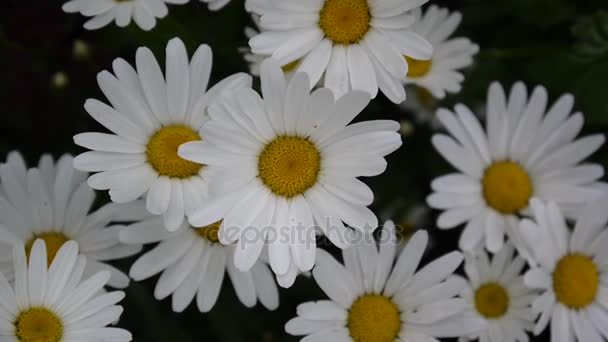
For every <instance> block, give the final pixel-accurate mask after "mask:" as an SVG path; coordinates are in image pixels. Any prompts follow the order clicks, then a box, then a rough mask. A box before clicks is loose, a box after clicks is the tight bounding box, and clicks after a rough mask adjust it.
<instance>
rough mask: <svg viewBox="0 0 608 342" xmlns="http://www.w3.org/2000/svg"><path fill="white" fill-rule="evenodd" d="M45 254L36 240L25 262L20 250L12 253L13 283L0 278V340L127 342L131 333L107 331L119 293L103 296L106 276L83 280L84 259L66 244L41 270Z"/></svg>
mask: <svg viewBox="0 0 608 342" xmlns="http://www.w3.org/2000/svg"><path fill="white" fill-rule="evenodd" d="M47 258H48V257H47V250H46V247H45V244H44V242H43V241H42V240H36V241H35V242H34V243H33V245H32V248H31V251H30V253H29V257H26V252H25V250H24V248H23V247H22V246H15V247H14V249H13V258H12V259H13V264H14V273H15V282H14V284H13V285H11V283H9V282H8V279H6V278H5V277H4V275H3V274H2V273H0V324H1V326H2V329H0V340H2V341H7V342H8V341H14V342H34V341H35V342H41V341H53V342H68V341H74V342H85V341H115V342H127V341H131V339H132V337H131V333H129V332H128V331H127V330H124V329H121V328H113V327H107V325H108V324H111V323H112V322H115V321H117V320H118V319H119V318H120V315H121V314H122V311H123V309H122V307H121V306H120V305H117V303H118V302H120V301H121V300H122V299H123V298H124V297H125V294H124V292H122V291H114V292H109V293H107V292H104V291H103V287H104V285H106V283H107V282H108V280H109V279H110V272H107V271H101V272H96V273H94V274H93V275H91V276H90V277H88V278H87V279H86V280H83V274H84V273H86V272H85V265H86V258H85V257H84V256H82V255H81V256H78V244H76V242H74V241H69V242H66V243H65V244H63V246H62V247H61V248H60V249H59V250H58V251H57V255H56V257H55V259H54V260H53V262H52V263H51V264H50V265H49V266H48V267H47Z"/></svg>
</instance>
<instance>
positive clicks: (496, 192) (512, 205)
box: [482, 161, 532, 214]
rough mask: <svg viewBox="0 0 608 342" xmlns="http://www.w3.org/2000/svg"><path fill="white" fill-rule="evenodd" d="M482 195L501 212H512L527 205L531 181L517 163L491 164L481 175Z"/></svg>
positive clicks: (530, 191)
mask: <svg viewBox="0 0 608 342" xmlns="http://www.w3.org/2000/svg"><path fill="white" fill-rule="evenodd" d="M482 184H483V197H484V198H485V200H486V203H487V204H488V205H489V206H490V207H492V208H494V209H495V210H496V211H498V212H500V213H502V214H513V213H515V212H517V211H519V210H522V209H524V208H525V207H526V206H528V200H529V199H530V197H531V196H532V181H531V180H530V177H529V176H528V174H527V173H526V171H525V170H524V169H523V168H522V167H521V166H519V164H517V163H514V162H510V161H503V162H497V163H494V164H492V165H491V166H490V167H488V168H487V169H486V171H485V173H484V175H483V180H482Z"/></svg>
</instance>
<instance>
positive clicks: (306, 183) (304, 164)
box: [258, 136, 321, 198]
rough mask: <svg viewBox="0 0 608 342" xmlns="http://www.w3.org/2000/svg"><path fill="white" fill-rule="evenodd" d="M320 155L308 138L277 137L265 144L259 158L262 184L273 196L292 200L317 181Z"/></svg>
mask: <svg viewBox="0 0 608 342" xmlns="http://www.w3.org/2000/svg"><path fill="white" fill-rule="evenodd" d="M320 169H321V154H320V153H319V150H318V149H317V147H316V146H315V144H313V143H312V142H311V141H310V140H308V139H307V138H300V137H293V136H280V137H277V138H275V139H274V140H273V141H271V142H270V143H268V145H266V147H264V150H263V151H262V153H261V154H260V157H259V159H258V172H259V174H260V178H261V180H262V182H263V183H264V184H265V185H266V186H267V187H268V188H269V189H270V190H271V191H272V192H273V193H275V194H276V195H279V196H283V197H287V198H291V197H294V196H296V195H299V194H301V193H303V192H304V191H306V190H308V188H310V187H311V186H313V185H314V184H315V183H316V182H317V176H318V175H319V170H320Z"/></svg>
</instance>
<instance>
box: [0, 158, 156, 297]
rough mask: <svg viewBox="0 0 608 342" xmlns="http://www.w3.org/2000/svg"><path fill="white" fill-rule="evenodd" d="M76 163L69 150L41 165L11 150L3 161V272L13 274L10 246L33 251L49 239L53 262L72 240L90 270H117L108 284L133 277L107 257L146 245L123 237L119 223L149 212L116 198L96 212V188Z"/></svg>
mask: <svg viewBox="0 0 608 342" xmlns="http://www.w3.org/2000/svg"><path fill="white" fill-rule="evenodd" d="M72 164H73V158H72V156H70V155H64V156H62V157H61V158H59V160H58V161H57V163H55V162H54V161H53V159H52V158H51V157H50V156H48V155H45V156H43V157H42V158H41V159H40V162H39V163H38V167H37V168H31V169H27V167H26V165H25V162H24V160H23V157H22V156H21V155H20V154H19V153H18V152H12V153H10V154H9V155H8V158H7V161H6V163H5V164H3V165H1V166H0V181H1V182H0V250H2V249H4V250H5V251H6V252H4V253H3V252H0V271H2V273H4V275H5V276H7V277H8V278H9V279H12V278H13V273H12V271H11V269H12V268H11V267H10V265H11V264H12V260H11V258H12V254H11V253H10V248H9V247H10V246H11V245H14V244H18V245H19V246H21V247H25V250H26V253H27V254H28V255H29V254H30V251H31V249H32V245H33V244H34V241H36V240H38V239H40V240H42V241H44V242H45V243H46V249H47V251H48V253H47V256H48V263H49V264H50V263H51V262H52V261H53V259H54V258H55V255H56V254H57V253H58V251H59V249H60V248H61V246H63V245H64V244H65V243H66V242H67V241H69V240H73V241H75V242H77V243H78V248H79V250H80V253H81V254H82V255H83V256H85V257H86V259H87V269H86V270H85V271H86V273H87V274H93V273H96V272H98V271H101V270H106V271H109V272H110V274H111V275H112V277H111V278H110V280H109V281H108V285H110V286H113V287H118V288H124V287H127V286H128V285H129V278H128V277H127V276H126V275H125V274H123V273H122V272H121V271H119V270H118V269H116V268H114V267H112V266H111V265H109V264H107V263H106V262H108V261H110V260H116V259H121V258H125V257H128V256H131V255H133V254H136V253H138V252H139V251H140V250H141V245H131V246H129V245H124V244H121V243H120V242H119V241H118V232H119V231H120V229H122V227H123V226H121V225H117V224H116V222H120V221H128V220H137V219H140V218H142V217H144V216H145V215H146V213H145V210H143V205H141V203H133V204H130V205H126V206H119V205H116V204H114V203H111V204H107V205H105V206H103V207H101V208H99V209H98V210H95V211H91V208H92V207H93V204H94V201H95V191H93V189H91V188H90V187H89V186H88V185H87V183H86V181H85V179H86V177H87V174H86V173H84V172H79V171H76V170H74V167H73V166H72Z"/></svg>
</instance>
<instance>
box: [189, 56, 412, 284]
mask: <svg viewBox="0 0 608 342" xmlns="http://www.w3.org/2000/svg"><path fill="white" fill-rule="evenodd" d="M261 71H262V75H261V84H262V92H263V94H264V99H262V98H261V97H260V96H259V95H258V94H257V93H256V92H255V91H254V90H253V89H242V90H240V91H238V92H237V93H236V94H235V96H233V97H231V98H227V99H226V100H225V101H222V102H217V103H216V104H214V105H213V106H211V107H210V108H209V114H210V116H211V120H210V121H209V122H208V123H207V124H205V125H203V127H202V128H201V130H200V134H201V136H207V137H208V138H207V139H203V140H202V141H193V142H189V143H186V144H184V145H182V146H180V148H179V155H180V156H181V157H182V158H185V159H187V160H191V161H192V162H195V163H204V164H207V165H210V167H214V168H216V170H217V172H216V173H215V174H214V175H216V176H215V177H214V180H213V186H214V190H213V194H214V195H213V197H211V198H209V199H208V200H206V201H205V202H204V203H202V204H201V205H200V207H199V208H198V210H196V211H195V212H193V213H192V215H190V216H189V221H190V223H191V225H193V226H195V227H201V226H207V225H209V224H212V223H214V222H216V221H219V220H221V219H223V225H222V227H221V228H220V241H221V242H222V243H224V244H231V243H233V242H236V241H239V243H238V245H239V248H236V254H235V258H234V260H235V263H236V267H237V268H238V269H240V270H242V271H246V270H248V269H250V268H251V267H252V266H253V265H254V263H255V261H256V260H257V259H258V257H259V255H260V253H261V251H262V248H263V246H264V244H265V242H267V243H268V244H269V246H268V251H269V258H270V265H271V266H272V269H273V271H274V272H275V273H276V274H278V275H282V274H285V273H286V272H288V271H289V267H290V265H292V264H295V265H296V266H297V267H298V269H299V271H308V270H310V269H312V267H313V265H314V261H315V254H316V253H315V249H316V242H315V234H316V233H315V232H316V228H317V227H319V228H320V229H321V231H323V232H324V233H325V234H326V235H327V236H328V238H329V239H330V241H332V242H333V243H334V244H336V245H337V246H338V247H341V248H343V247H345V246H346V245H347V241H346V238H347V235H348V232H349V231H350V229H347V228H346V227H345V225H344V223H346V224H348V225H350V226H352V227H353V228H355V229H359V230H363V231H372V230H374V229H375V228H376V227H377V226H378V219H377V217H376V215H375V214H374V213H373V212H372V211H371V210H370V209H369V208H368V207H367V206H368V205H369V204H371V203H372V201H373V197H374V196H373V193H372V191H371V189H370V188H369V187H368V186H367V185H366V184H364V183H363V182H361V181H359V180H358V179H357V177H360V176H375V175H378V174H380V173H382V172H383V171H384V170H385V169H386V166H387V164H386V161H385V159H384V156H386V155H387V154H389V153H391V152H393V151H395V150H396V149H397V148H398V147H399V146H400V145H401V137H400V135H399V134H398V133H397V132H396V131H397V130H398V129H399V124H398V123H397V122H394V121H390V120H378V121H365V122H358V123H355V124H352V125H348V124H349V123H350V122H351V121H352V120H353V119H354V118H355V117H356V116H357V115H358V114H359V113H360V112H361V111H362V110H363V109H364V108H365V106H367V104H368V103H369V101H370V98H369V95H367V94H366V93H364V92H361V91H352V92H349V93H347V94H346V95H344V96H343V97H342V98H340V99H339V100H337V101H335V100H334V97H333V94H332V92H331V90H329V89H327V88H321V89H318V90H316V91H314V92H313V93H312V94H311V93H310V91H309V83H308V77H307V75H306V74H305V73H296V74H295V75H294V76H293V77H292V78H291V80H290V81H289V82H287V81H286V80H285V76H284V74H283V72H282V71H281V68H280V66H279V64H277V63H276V61H274V60H273V59H267V60H266V61H264V63H262V70H261ZM343 222H344V223H343ZM283 234H287V235H286V236H287V238H285V236H284V235H283ZM249 235H251V236H249ZM292 262H293V263H292Z"/></svg>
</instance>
